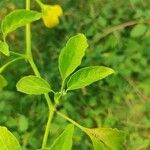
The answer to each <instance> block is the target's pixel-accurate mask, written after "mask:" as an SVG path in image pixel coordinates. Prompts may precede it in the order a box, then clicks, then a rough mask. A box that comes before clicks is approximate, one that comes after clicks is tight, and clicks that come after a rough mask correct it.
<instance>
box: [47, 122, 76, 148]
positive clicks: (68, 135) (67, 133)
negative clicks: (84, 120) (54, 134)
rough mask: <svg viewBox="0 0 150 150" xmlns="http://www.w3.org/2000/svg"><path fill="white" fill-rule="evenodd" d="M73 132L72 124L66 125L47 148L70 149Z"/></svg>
mask: <svg viewBox="0 0 150 150" xmlns="http://www.w3.org/2000/svg"><path fill="white" fill-rule="evenodd" d="M73 132H74V125H72V124H70V125H68V126H67V127H66V129H65V130H64V132H63V133H62V134H61V135H60V136H59V137H58V138H57V139H56V140H55V141H54V143H53V144H52V146H51V147H50V149H49V150H71V148H72V136H73Z"/></svg>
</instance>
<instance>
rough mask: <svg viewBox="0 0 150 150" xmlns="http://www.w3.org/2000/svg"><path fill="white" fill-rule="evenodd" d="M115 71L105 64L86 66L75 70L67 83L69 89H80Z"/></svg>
mask: <svg viewBox="0 0 150 150" xmlns="http://www.w3.org/2000/svg"><path fill="white" fill-rule="evenodd" d="M112 73H114V71H113V70H112V69H111V68H108V67H104V66H90V67H85V68H82V69H80V70H78V71H77V72H75V73H74V74H73V75H72V76H71V77H70V79H69V81H68V83H67V87H68V90H74V89H79V88H82V87H85V86H87V85H89V84H91V83H93V82H96V81H98V80H101V79H103V78H105V77H107V76H108V75H110V74H112Z"/></svg>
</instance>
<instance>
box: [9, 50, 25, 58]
mask: <svg viewBox="0 0 150 150" xmlns="http://www.w3.org/2000/svg"><path fill="white" fill-rule="evenodd" d="M10 53H11V54H13V55H16V56H21V57H24V58H25V57H26V55H24V54H20V53H17V52H13V51H10Z"/></svg>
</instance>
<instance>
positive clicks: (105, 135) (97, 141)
mask: <svg viewBox="0 0 150 150" xmlns="http://www.w3.org/2000/svg"><path fill="white" fill-rule="evenodd" d="M85 132H86V133H87V135H88V136H89V137H90V138H91V140H92V142H93V147H94V150H121V149H122V147H123V144H124V141H125V134H124V132H122V131H119V130H117V129H112V128H95V129H85Z"/></svg>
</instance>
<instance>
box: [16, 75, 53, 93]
mask: <svg viewBox="0 0 150 150" xmlns="http://www.w3.org/2000/svg"><path fill="white" fill-rule="evenodd" d="M16 87H17V90H18V91H20V92H22V93H26V94H30V95H41V94H46V93H49V92H50V91H51V87H50V85H49V84H48V83H47V81H45V80H44V79H42V78H39V77H36V76H32V75H30V76H26V77H23V78H22V79H20V80H19V81H18V83H17V85H16Z"/></svg>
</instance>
